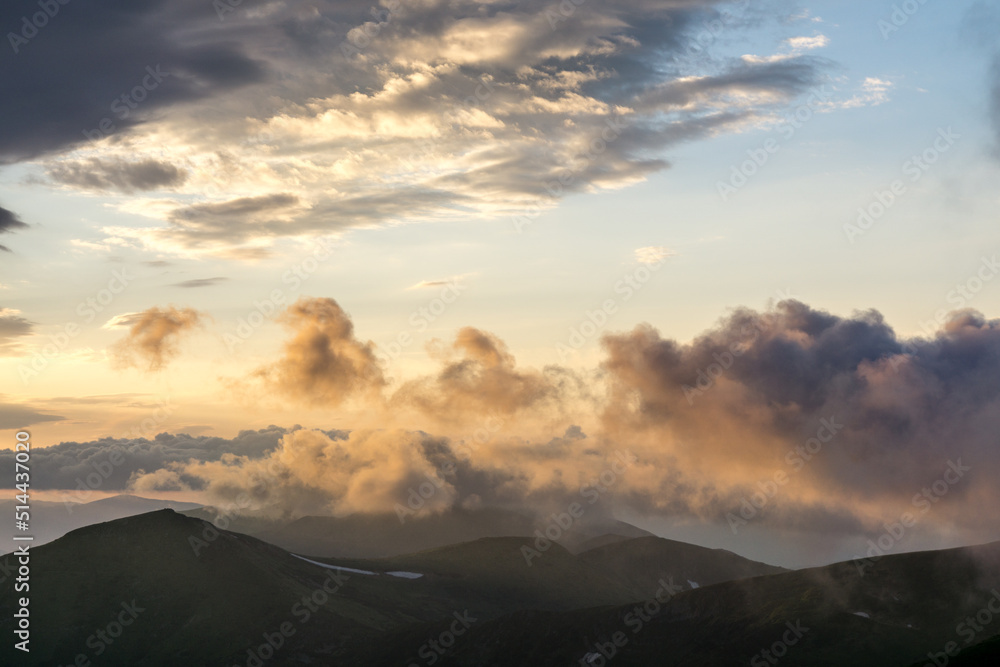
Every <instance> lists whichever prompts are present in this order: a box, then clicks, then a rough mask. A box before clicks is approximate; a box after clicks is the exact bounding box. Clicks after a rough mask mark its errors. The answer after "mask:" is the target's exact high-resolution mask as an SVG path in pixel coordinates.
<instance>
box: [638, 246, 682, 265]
mask: <svg viewBox="0 0 1000 667" xmlns="http://www.w3.org/2000/svg"><path fill="white" fill-rule="evenodd" d="M676 254H677V253H676V252H674V251H673V250H671V249H670V248H667V247H666V246H648V247H645V248H637V249H636V251H635V259H636V261H637V262H639V263H640V264H660V263H661V262H663V260H665V259H667V258H668V257H674V256H675V255H676Z"/></svg>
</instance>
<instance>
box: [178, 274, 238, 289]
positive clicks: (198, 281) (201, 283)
mask: <svg viewBox="0 0 1000 667" xmlns="http://www.w3.org/2000/svg"><path fill="white" fill-rule="evenodd" d="M227 280H229V278H226V277H225V276H216V277H214V278H195V279H193V280H184V281H182V282H179V283H174V284H173V285H172V287H184V288H187V289H191V288H196V287H212V286H213V285H218V284H219V283H224V282H226V281H227Z"/></svg>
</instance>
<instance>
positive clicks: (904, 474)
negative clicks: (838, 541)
mask: <svg viewBox="0 0 1000 667" xmlns="http://www.w3.org/2000/svg"><path fill="white" fill-rule="evenodd" d="M604 346H605V349H606V352H607V360H606V361H605V363H604V369H605V371H606V372H607V373H608V375H609V378H610V380H611V383H612V388H613V389H612V393H611V396H612V399H611V401H610V402H609V403H608V405H607V406H606V408H605V412H604V419H605V428H606V429H607V431H608V432H613V433H616V434H618V436H619V437H623V438H625V437H627V438H629V439H630V440H632V441H634V442H642V441H645V445H644V446H643V447H644V451H645V452H646V453H647V454H648V455H649V456H650V457H655V458H656V459H658V460H660V461H662V462H664V465H666V462H667V461H669V462H671V465H672V466H673V467H674V468H675V469H676V470H677V471H679V474H680V478H681V480H680V481H681V482H682V483H681V484H680V485H679V486H678V487H675V488H676V489H677V490H676V491H675V492H672V493H662V492H661V493H655V492H653V489H647V490H646V495H645V496H642V495H636V497H635V498H636V502H640V503H642V502H648V503H650V504H651V505H652V506H655V507H659V508H661V509H665V508H670V507H673V508H675V509H676V508H681V507H683V508H686V511H690V512H692V513H695V514H698V515H699V516H702V517H703V518H709V519H711V520H716V521H720V520H722V519H723V517H725V515H726V513H727V512H731V511H733V508H734V507H738V506H739V502H740V499H741V498H743V497H749V495H751V494H752V493H754V489H755V486H756V485H757V483H758V482H760V481H761V480H765V479H772V478H773V476H774V474H775V472H776V471H783V472H785V473H787V474H792V475H794V474H795V473H796V472H798V470H796V469H795V465H798V466H801V472H800V473H799V476H800V477H801V481H800V482H798V483H796V484H794V485H791V486H789V487H788V488H787V489H784V490H783V491H782V494H783V496H784V497H783V501H782V503H781V506H782V508H781V509H780V510H776V511H774V512H771V513H770V514H769V515H768V516H766V517H765V518H764V519H763V521H764V522H765V523H766V522H768V521H772V522H775V523H779V524H783V525H784V526H785V527H789V526H795V527H800V528H801V527H805V528H806V529H808V530H816V531H819V530H823V529H825V528H830V529H831V530H843V529H844V527H845V525H846V524H849V523H850V524H853V525H854V527H855V529H859V528H860V527H862V526H867V527H869V528H872V527H875V526H877V525H878V521H880V520H885V519H886V518H887V517H888V516H889V514H891V512H890V511H889V510H888V509H887V508H893V511H894V510H895V508H896V507H903V508H904V509H905V508H906V507H907V506H908V505H909V503H910V498H912V496H913V494H915V493H920V490H921V488H922V487H924V486H926V485H927V484H929V483H931V482H933V481H935V480H936V479H938V478H939V477H940V476H941V474H942V471H943V470H945V469H946V468H947V467H948V461H949V460H956V459H957V458H961V459H962V460H963V461H965V462H966V463H972V464H973V465H974V466H975V469H976V473H975V477H974V478H973V479H970V480H969V481H968V485H967V486H966V487H964V488H963V489H960V490H956V491H954V492H953V493H954V495H955V496H956V498H955V499H954V500H952V501H951V502H950V503H949V505H948V507H947V508H945V507H942V508H940V509H936V510H935V511H936V512H938V513H939V516H938V517H936V521H940V522H942V523H946V522H948V521H951V522H954V524H955V525H956V526H962V527H968V526H979V527H980V528H981V527H982V526H984V525H985V522H986V517H985V514H984V513H983V512H982V511H981V510H979V509H978V506H977V504H976V503H972V502H971V499H972V498H976V497H978V498H980V500H982V499H983V498H985V497H989V498H991V499H992V498H993V497H994V496H995V495H996V493H995V490H991V489H990V486H989V484H990V482H989V481H988V480H990V479H992V478H995V475H996V474H998V473H1000V456H998V450H997V448H996V443H995V437H994V435H993V433H994V432H995V428H996V427H997V425H998V414H1000V413H998V412H997V407H998V406H1000V386H997V384H996V383H995V382H994V381H992V380H991V379H990V378H991V376H993V375H994V374H995V373H997V372H1000V355H998V354H997V353H998V352H1000V321H998V320H994V321H988V320H986V319H985V318H983V317H982V315H980V314H978V313H974V312H971V311H962V312H957V313H954V314H953V315H952V319H951V320H950V321H948V322H947V323H946V324H945V326H944V327H943V329H942V330H941V331H940V332H939V333H938V334H937V335H936V336H935V337H934V338H933V339H931V340H923V339H914V340H901V339H899V338H898V337H897V336H896V335H895V333H894V332H893V330H892V329H891V328H890V327H889V326H888V325H887V324H886V323H885V321H884V320H883V318H882V316H881V315H879V314H878V313H877V312H874V311H869V312H865V313H859V314H857V315H855V316H853V317H850V318H844V317H838V316H835V315H831V314H829V313H825V312H822V311H818V310H814V309H811V308H809V307H808V306H806V305H804V304H802V303H799V302H796V301H785V302H782V303H780V304H778V306H777V307H776V308H775V309H774V310H771V311H768V312H765V313H756V312H753V311H750V310H747V309H738V310H736V311H735V312H733V314H731V315H730V316H729V317H727V318H726V319H724V320H723V321H722V322H720V324H719V325H718V326H717V327H715V328H713V329H711V330H709V331H707V332H706V333H704V334H703V335H701V336H700V337H698V338H697V339H696V340H695V341H694V342H692V343H690V344H688V345H682V344H679V343H677V342H675V341H671V340H665V339H662V338H661V337H660V336H659V334H658V333H657V332H656V331H655V330H653V329H652V328H650V327H648V326H644V327H639V328H637V329H635V330H634V331H632V332H630V333H627V334H614V335H609V336H606V337H605V339H604ZM824 420H826V422H824ZM830 422H834V423H836V424H842V425H843V428H842V429H838V431H837V434H836V435H835V438H834V440H833V441H832V442H831V444H828V445H826V448H825V449H824V450H823V451H822V454H818V455H816V456H815V457H809V458H810V459H814V460H809V461H806V460H805V459H803V458H801V457H799V456H798V455H797V454H795V450H796V448H797V447H798V448H800V449H799V451H803V450H801V447H802V446H803V445H804V444H805V443H807V442H808V441H809V440H810V438H814V439H815V438H816V437H817V433H819V432H823V433H827V435H829V432H828V431H829V430H827V431H820V429H821V428H822V427H823V425H824V423H830ZM639 446H640V445H638V444H637V447H639ZM789 452H791V454H789ZM807 455H808V454H807ZM789 460H792V461H798V463H797V464H794V465H793V464H790V463H789ZM998 500H1000V498H998ZM990 502H993V501H992V500H991V501H990ZM901 511H903V510H900V512H901ZM897 516H898V515H897ZM848 519H849V521H848Z"/></svg>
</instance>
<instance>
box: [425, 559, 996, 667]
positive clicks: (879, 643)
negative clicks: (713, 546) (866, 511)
mask: <svg viewBox="0 0 1000 667" xmlns="http://www.w3.org/2000/svg"><path fill="white" fill-rule="evenodd" d="M997 587H1000V542H998V543H995V544H990V545H984V546H980V547H970V548H965V549H952V550H946V551H935V552H921V553H912V554H900V555H895V556H886V557H883V558H882V559H881V560H879V561H878V562H877V563H874V564H872V565H871V566H870V567H867V568H866V569H865V573H864V576H861V574H860V572H859V568H858V567H857V566H856V564H855V563H853V562H847V563H839V564H836V565H831V566H828V567H823V568H814V569H809V570H801V571H796V572H788V573H783V574H775V575H768V576H762V577H756V578H753V579H742V580H737V581H728V582H724V583H720V584H716V585H712V586H704V587H701V588H698V589H696V590H688V591H684V592H681V593H679V594H677V595H676V596H674V597H673V598H672V600H670V601H669V603H668V604H666V605H663V606H662V609H660V610H659V613H657V614H655V615H654V614H647V618H648V619H649V620H642V617H641V615H640V614H639V613H638V612H639V611H640V610H637V608H636V605H625V606H622V607H620V608H617V609H610V610H609V609H587V610H579V611H574V612H563V613H555V612H545V611H535V610H522V611H518V612H515V613H513V614H509V615H506V616H504V617H501V618H498V619H493V620H490V621H487V622H485V623H483V624H481V625H477V626H476V627H475V628H473V629H472V630H471V631H470V632H469V633H468V634H467V635H465V636H463V637H462V638H461V640H460V641H459V642H458V643H457V644H456V646H455V648H454V649H453V651H452V652H451V653H450V654H449V656H448V657H447V659H446V660H444V661H442V662H441V663H440V664H442V665H446V666H451V667H458V666H462V667H466V666H467V667H472V666H473V665H492V666H495V667H516V666H518V665H524V664H531V665H533V666H537V667H547V666H552V667H556V666H560V667H562V666H565V665H573V664H586V663H582V662H581V661H582V660H585V659H588V656H590V658H592V659H593V660H595V661H596V660H597V657H596V656H599V652H598V651H599V647H603V648H604V649H606V650H607V651H608V652H609V653H610V652H611V649H609V648H608V647H609V646H611V645H609V644H608V642H609V641H612V638H613V637H615V633H621V635H619V639H620V640H624V642H625V643H624V646H621V647H615V646H611V648H613V649H614V654H615V655H614V657H613V664H614V665H615V666H616V667H617V666H619V665H622V666H626V667H627V666H635V667H640V666H642V667H645V666H648V665H660V664H670V665H674V666H678V667H687V666H690V667H696V666H700V665H713V666H728V665H733V666H735V665H747V664H759V665H764V664H774V663H773V662H769V661H768V660H767V657H766V656H765V655H764V654H763V653H762V652H763V651H772V652H771V653H770V654H769V655H770V657H771V658H774V657H776V656H778V653H780V657H784V656H786V655H787V657H784V658H783V660H781V662H783V663H784V664H789V665H797V666H803V667H813V666H815V667H819V666H824V667H827V666H829V667H833V666H840V665H851V666H861V667H867V666H871V667H876V666H877V667H893V666H898V667H905V666H908V665H911V664H913V663H914V661H918V660H922V662H919V663H917V664H920V665H921V666H922V665H924V664H928V662H927V656H928V653H937V652H940V651H942V650H943V648H944V647H945V646H946V645H947V644H948V642H952V641H954V642H956V643H958V644H959V645H960V646H961V645H962V641H961V638H960V637H959V636H958V635H957V633H956V626H957V625H958V624H959V623H961V622H962V620H963V619H965V618H966V617H968V616H970V615H975V614H976V613H977V612H978V611H979V610H981V609H982V608H983V607H984V606H985V605H986V604H987V602H988V601H989V599H990V598H991V597H992V595H993V594H992V593H991V591H992V590H993V589H995V588H997ZM653 608H655V607H653ZM997 621H1000V618H998V619H997ZM783 639H790V640H794V643H793V644H785V645H781V642H782V640H783ZM775 646H777V648H776V649H775V648H774V647H775ZM981 650H983V651H992V650H993V647H992V646H990V645H987V646H985V647H984V648H983V649H981ZM971 653H973V652H971V651H970V654H971ZM989 655H991V656H992V655H993V654H992V653H989ZM754 658H757V660H756V662H755V661H754ZM965 659H968V660H972V659H975V658H974V657H969V658H965ZM609 662H610V661H609ZM950 664H958V663H950ZM970 664H973V665H975V664H976V663H970ZM991 664H996V663H991Z"/></svg>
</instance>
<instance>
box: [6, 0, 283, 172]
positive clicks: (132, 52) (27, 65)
mask: <svg viewBox="0 0 1000 667" xmlns="http://www.w3.org/2000/svg"><path fill="white" fill-rule="evenodd" d="M58 9H59V11H58V13H57V14H56V15H55V16H53V17H51V18H50V19H48V21H47V23H46V24H45V25H44V26H43V27H40V28H37V29H36V28H35V26H30V21H31V19H30V17H32V16H33V15H35V14H36V13H37V12H38V11H39V6H38V4H37V2H34V1H32V0H18V1H14V2H4V3H2V5H0V26H2V27H3V32H4V34H5V35H6V36H7V38H6V39H5V40H4V41H5V42H10V43H9V44H6V45H5V49H7V53H5V55H4V57H3V59H0V80H2V81H3V82H4V88H5V89H6V90H8V91H17V93H16V94H8V95H4V96H3V97H2V98H0V118H3V119H4V128H5V131H4V132H3V134H2V135H0V163H2V162H14V161H19V160H24V159H27V158H31V157H34V156H38V155H41V154H43V153H47V152H52V151H58V150H62V149H65V148H67V147H70V146H72V145H75V144H80V143H83V142H85V141H87V139H86V137H85V136H84V131H89V132H91V133H92V136H97V134H104V133H103V132H101V131H100V130H99V127H100V124H101V122H102V120H104V119H108V120H107V123H108V125H105V127H106V128H110V127H111V126H113V128H114V129H113V130H111V132H110V133H112V134H113V133H115V132H119V131H121V130H123V129H126V128H129V127H133V126H135V125H137V124H139V123H142V122H144V121H146V120H149V119H151V118H155V117H156V115H157V114H158V113H159V111H160V109H161V108H162V107H164V106H166V105H170V104H172V103H176V102H180V101H186V100H197V99H203V98H206V97H211V96H213V95H215V94H218V93H219V92H221V91H225V90H231V89H232V88H234V87H237V86H241V85H244V84H247V83H251V82H254V81H260V80H261V79H262V78H263V76H264V73H263V69H262V66H261V65H260V63H258V62H257V61H255V60H254V59H252V58H251V57H249V56H247V55H246V54H245V52H244V47H243V45H242V44H240V43H239V41H238V40H236V39H235V38H234V37H235V36H234V35H233V34H232V33H231V32H230V31H228V30H226V26H225V25H224V24H223V23H222V22H220V21H219V19H218V17H217V16H216V14H215V10H214V9H213V8H212V3H206V2H199V1H197V0H169V1H168V0H135V1H134V2H120V1H119V0H93V1H92V2H86V3H78V2H71V3H68V4H62V3H59V4H58ZM25 17H29V19H28V21H29V23H28V24H27V25H29V26H30V27H26V24H25V22H24V18H25ZM11 34H14V35H17V38H16V39H12V38H10V35H11ZM147 68H150V69H151V70H152V71H154V72H157V74H156V75H155V76H154V75H151V74H150V73H149V71H150V70H147ZM164 74H165V75H164ZM138 88H144V90H143V91H142V92H137V93H136V94H135V95H133V94H132V92H133V91H134V90H137V89H138ZM123 95H124V96H126V98H125V99H124V100H123V99H122V96H123ZM140 97H141V98H142V99H141V101H140ZM116 100H117V102H116ZM95 132H96V133H97V134H94V133H95Z"/></svg>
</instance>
